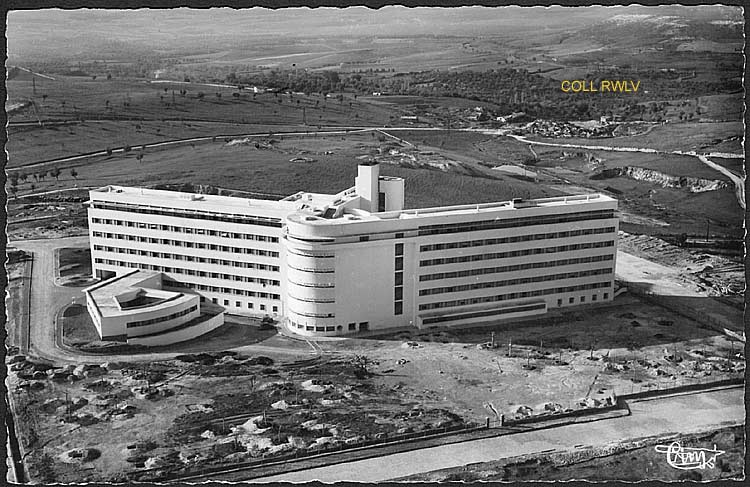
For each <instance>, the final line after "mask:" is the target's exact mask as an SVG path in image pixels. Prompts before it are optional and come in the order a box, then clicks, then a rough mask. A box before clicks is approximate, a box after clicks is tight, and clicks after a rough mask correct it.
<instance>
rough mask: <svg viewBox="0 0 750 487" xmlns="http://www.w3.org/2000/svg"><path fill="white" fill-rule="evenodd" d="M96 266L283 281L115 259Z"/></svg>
mask: <svg viewBox="0 0 750 487" xmlns="http://www.w3.org/2000/svg"><path fill="white" fill-rule="evenodd" d="M94 263H95V264H105V265H113V266H118V267H128V268H131V269H144V270H150V271H158V272H169V273H172V274H185V275H188V276H198V277H209V278H212V279H224V280H225V281H236V282H249V283H253V284H262V285H264V286H280V285H281V281H278V280H275V279H263V278H260V277H248V276H235V275H233V274H219V273H217V272H206V271H196V270H194V269H182V268H180V267H168V266H163V265H155V264H144V263H143V262H124V261H122V260H113V259H100V258H98V257H97V258H95V259H94Z"/></svg>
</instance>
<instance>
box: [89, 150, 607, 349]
mask: <svg viewBox="0 0 750 487" xmlns="http://www.w3.org/2000/svg"><path fill="white" fill-rule="evenodd" d="M379 171H380V169H379V166H378V165H377V164H373V165H360V166H359V168H358V176H357V178H356V181H355V186H354V187H352V188H349V189H347V190H345V191H342V192H341V193H338V194H335V195H325V194H314V193H305V192H300V193H297V194H294V195H292V196H289V197H287V198H284V199H283V200H280V201H261V200H252V199H245V198H229V197H224V196H212V195H189V194H184V193H175V192H166V191H154V190H145V189H136V188H122V187H107V188H102V189H101V190H97V191H92V192H91V193H90V194H91V202H90V203H91V205H90V210H89V220H90V222H89V223H90V231H91V243H92V259H93V266H94V269H95V273H96V274H97V275H98V276H100V277H106V276H108V275H116V274H119V273H121V272H123V271H124V270H129V269H132V268H138V269H145V270H153V271H159V272H162V273H164V275H165V276H167V277H168V278H169V279H170V280H171V281H172V282H174V283H175V284H174V285H175V286H181V287H182V288H184V289H185V290H187V291H189V292H193V293H196V294H197V295H199V296H200V299H201V301H203V302H206V301H209V300H210V301H212V302H214V303H216V304H218V305H220V306H223V308H224V309H225V310H226V311H227V312H228V313H237V314H251V315H252V314H255V315H266V314H268V315H274V316H276V317H277V318H279V319H281V320H282V321H283V322H284V323H285V326H286V327H287V328H288V329H289V330H291V331H292V332H294V333H297V334H300V335H305V336H338V335H347V334H352V333H358V332H364V331H373V330H384V329H391V328H399V327H409V326H411V327H419V328H422V327H436V326H451V325H464V324H472V323H479V322H493V321H500V320H509V319H517V318H520V317H525V316H531V315H537V314H543V313H546V312H547V311H548V310H550V309H554V308H561V307H567V306H580V305H585V304H589V303H601V302H606V301H610V300H612V299H613V297H614V290H613V284H614V269H615V257H616V245H617V232H618V221H619V220H618V214H617V201H616V200H614V199H612V198H610V197H608V196H605V195H601V194H588V195H579V196H566V197H557V198H544V199H535V200H512V201H504V202H498V203H487V204H476V205H458V206H446V207H438V208H425V209H409V210H405V209H404V180H403V179H400V178H393V177H386V176H380V172H379ZM134 213H139V214H138V215H134ZM144 215H145V216H144ZM141 217H142V218H141ZM196 219H198V220H202V221H200V222H196V221H195V220H196ZM136 229H140V230H136ZM185 234H187V236H186V235H185ZM258 242H262V243H261V244H259V243H258ZM133 255H138V256H139V257H137V258H134V257H132V256H133ZM186 262H189V263H190V264H186ZM261 286H262V287H261ZM269 296H270V297H269Z"/></svg>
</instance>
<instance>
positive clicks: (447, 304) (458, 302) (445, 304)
mask: <svg viewBox="0 0 750 487" xmlns="http://www.w3.org/2000/svg"><path fill="white" fill-rule="evenodd" d="M610 286H612V281H605V282H594V283H591V284H581V285H579V286H567V287H556V288H549V289H538V290H536V291H523V292H517V293H509V294H498V295H497V296H482V297H478V298H466V299H455V300H453V301H441V302H437V303H427V304H420V305H419V311H426V310H430V309H440V308H452V307H454V306H466V305H469V304H480V303H494V302H496V301H506V300H509V299H521V298H531V297H536V296H545V295H548V294H562V293H572V292H576V291H583V290H585V289H599V288H604V287H610ZM605 299H606V298H605Z"/></svg>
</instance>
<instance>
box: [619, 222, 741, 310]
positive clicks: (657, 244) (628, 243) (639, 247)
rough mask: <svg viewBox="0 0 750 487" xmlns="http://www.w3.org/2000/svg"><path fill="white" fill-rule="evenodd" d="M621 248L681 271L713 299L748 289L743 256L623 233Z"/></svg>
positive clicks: (621, 233) (620, 240)
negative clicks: (686, 247) (708, 292)
mask: <svg viewBox="0 0 750 487" xmlns="http://www.w3.org/2000/svg"><path fill="white" fill-rule="evenodd" d="M617 248H618V249H620V250H623V251H625V252H628V253H630V254H633V255H637V256H639V257H642V258H644V259H648V260H650V261H652V262H656V263H657V264H662V265H665V266H668V267H672V268H674V269H676V270H678V271H680V273H681V275H683V276H684V277H685V278H686V279H688V280H690V281H692V282H693V283H695V284H696V285H698V286H700V287H702V288H703V289H706V290H708V291H710V294H711V295H713V296H727V295H737V297H738V298H739V301H740V302H742V301H743V299H742V296H741V293H742V291H743V290H744V288H745V268H744V265H743V263H742V260H741V259H740V258H739V257H731V256H727V257H723V256H720V255H711V254H707V253H705V252H702V251H700V250H690V249H685V248H681V247H677V246H676V245H671V244H669V243H667V242H665V241H664V240H661V239H658V238H655V237H649V236H648V235H632V234H628V233H625V232H622V231H621V232H620V234H619V238H618V241H617Z"/></svg>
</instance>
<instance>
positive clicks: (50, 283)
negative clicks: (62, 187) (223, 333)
mask: <svg viewBox="0 0 750 487" xmlns="http://www.w3.org/2000/svg"><path fill="white" fill-rule="evenodd" d="M88 242H89V239H88V236H80V237H67V238H58V239H39V240H18V241H13V242H9V245H12V246H14V247H16V248H18V249H22V250H25V251H28V252H32V253H33V254H34V263H33V266H32V274H31V280H27V281H26V282H28V283H29V284H28V285H27V289H26V292H30V293H31V296H30V299H29V304H30V306H29V330H28V333H29V351H28V353H29V355H33V356H36V357H40V358H44V359H48V360H51V361H53V362H55V363H58V364H68V363H72V364H79V363H84V362H85V363H104V362H152V361H158V360H169V359H171V358H173V357H175V356H176V355H179V354H181V353H184V352H155V353H137V354H135V353H134V354H119V355H109V354H101V355H98V354H97V355H94V354H85V353H77V352H75V351H73V350H71V349H67V348H62V347H61V346H60V343H59V341H60V340H59V334H58V333H57V330H56V329H55V321H56V315H57V312H58V310H59V309H60V308H62V307H64V306H66V305H68V304H71V303H72V302H73V300H74V299H75V300H77V301H78V302H82V294H81V290H82V289H83V288H81V287H64V286H58V285H56V284H55V270H54V269H55V256H54V254H55V249H57V248H63V247H79V246H81V247H82V246H87V245H88ZM18 321H19V322H21V321H22V320H18ZM234 350H238V351H248V352H252V353H275V354H278V353H287V354H290V355H297V356H305V357H307V356H309V355H310V351H309V350H305V349H284V348H280V347H271V346H266V345H255V344H254V345H246V346H241V347H237V348H235V349H234Z"/></svg>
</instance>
